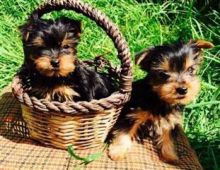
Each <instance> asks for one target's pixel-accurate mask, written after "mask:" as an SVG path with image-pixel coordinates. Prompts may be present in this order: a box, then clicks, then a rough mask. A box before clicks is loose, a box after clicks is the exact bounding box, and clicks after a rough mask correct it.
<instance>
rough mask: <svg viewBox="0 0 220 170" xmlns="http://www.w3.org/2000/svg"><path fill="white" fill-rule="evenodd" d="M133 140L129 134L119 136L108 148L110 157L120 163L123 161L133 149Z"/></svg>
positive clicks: (122, 133)
mask: <svg viewBox="0 0 220 170" xmlns="http://www.w3.org/2000/svg"><path fill="white" fill-rule="evenodd" d="M131 146H132V139H131V136H130V135H129V134H127V133H124V132H121V133H119V134H117V137H116V138H115V139H114V141H113V143H112V144H111V145H110V146H109V148H108V156H109V157H110V158H111V159H112V160H114V161H118V160H121V159H123V158H124V157H125V156H126V154H127V152H128V151H129V150H130V149H131Z"/></svg>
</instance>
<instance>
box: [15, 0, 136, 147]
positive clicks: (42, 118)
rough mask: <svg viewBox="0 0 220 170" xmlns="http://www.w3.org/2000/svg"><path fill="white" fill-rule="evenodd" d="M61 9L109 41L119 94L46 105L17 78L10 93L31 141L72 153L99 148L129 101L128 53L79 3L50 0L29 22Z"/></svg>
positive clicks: (105, 22)
mask: <svg viewBox="0 0 220 170" xmlns="http://www.w3.org/2000/svg"><path fill="white" fill-rule="evenodd" d="M61 9H68V10H74V11H75V12H78V13H82V14H83V15H85V16H87V17H89V18H90V19H92V20H93V21H95V22H96V24H97V25H98V26H100V27H101V28H102V29H103V30H104V31H105V32H106V33H107V34H108V36H109V37H110V38H111V39H112V41H113V43H114V45H115V47H116V49H117V51H118V58H119V59H120V61H121V67H120V69H119V70H120V73H119V74H117V75H119V90H118V91H116V92H114V93H113V94H111V95H110V96H109V97H107V98H103V99H100V100H92V101H90V102H87V101H80V102H63V103H60V102H57V101H51V102H50V101H47V100H45V99H37V98H36V97H34V96H29V95H28V93H27V92H25V89H24V88H23V84H22V81H21V79H20V78H19V74H18V75H16V76H15V77H14V79H13V82H12V90H13V94H14V95H15V96H16V98H17V99H18V100H19V101H20V102H21V106H22V112H23V113H22V115H23V118H24V120H25V122H26V123H27V126H28V129H29V133H30V136H31V137H32V138H33V139H36V140H38V141H40V142H41V143H43V144H46V145H49V146H53V147H56V148H61V149H66V148H67V146H69V145H73V146H74V148H75V149H86V148H92V147H96V146H99V145H102V144H103V142H104V140H105V139H106V136H107V134H108V132H109V131H110V129H111V128H112V126H113V125H114V123H115V122H116V120H117V118H118V115H119V113H120V111H121V109H122V107H123V105H124V104H125V103H126V102H127V101H128V100H129V98H130V92H131V82H132V73H131V61H130V52H129V49H128V47H127V43H126V41H125V40H124V38H123V37H122V34H121V33H120V31H119V30H118V28H117V27H116V26H115V25H114V24H113V23H112V22H111V21H109V19H108V18H107V17H106V16H105V15H104V14H102V13H101V12H100V11H98V10H97V9H95V8H93V7H91V6H89V5H88V4H86V3H83V2H81V1H80V0H66V1H65V0H64V1H62V0H57V1H56V0H50V1H48V2H46V3H45V4H43V5H41V6H40V7H38V8H37V9H36V10H34V11H33V13H32V15H31V16H30V18H29V19H30V20H31V19H33V17H34V16H35V17H36V15H37V16H38V17H41V16H42V15H43V14H45V13H48V12H51V11H54V10H61ZM91 63H93V62H91ZM115 75H116V74H115Z"/></svg>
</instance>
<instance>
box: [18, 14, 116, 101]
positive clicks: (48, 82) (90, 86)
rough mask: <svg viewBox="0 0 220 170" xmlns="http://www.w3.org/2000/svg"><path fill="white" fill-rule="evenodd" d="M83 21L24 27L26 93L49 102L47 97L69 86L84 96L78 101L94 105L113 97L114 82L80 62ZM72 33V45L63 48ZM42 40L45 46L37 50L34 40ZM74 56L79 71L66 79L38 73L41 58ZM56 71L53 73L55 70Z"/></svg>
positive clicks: (65, 20) (36, 22) (37, 22)
mask: <svg viewBox="0 0 220 170" xmlns="http://www.w3.org/2000/svg"><path fill="white" fill-rule="evenodd" d="M80 25H81V24H80V22H79V21H75V20H71V19H68V18H64V17H63V18H60V19H58V20H55V21H53V20H45V19H39V18H36V19H35V20H34V21H29V22H28V23H26V24H25V25H23V26H21V27H20V30H21V33H22V38H23V39H22V40H23V47H24V55H25V58H24V64H23V66H22V68H21V69H20V71H19V74H20V75H21V78H22V80H23V84H24V85H25V89H26V90H27V91H28V93H29V94H30V95H33V96H35V97H37V98H45V96H46V93H47V92H48V91H49V90H50V89H53V88H55V87H57V86H62V85H64V86H68V87H71V88H73V89H74V91H76V92H77V93H79V95H80V96H76V97H74V100H75V101H84V100H85V101H91V100H92V99H101V98H105V97H107V96H109V95H110V94H111V93H112V92H113V90H114V88H113V86H112V83H111V82H110V79H109V78H107V77H105V76H104V75H102V74H100V73H98V72H96V71H94V69H91V68H88V67H87V66H85V65H83V64H82V63H81V62H80V61H78V59H76V51H77V50H76V46H77V44H78V40H79V38H80V37H79V36H80V33H81V26H80ZM66 33H68V39H69V40H71V41H72V43H70V44H69V46H68V47H67V48H66V47H62V46H61V43H62V41H63V39H65V36H66ZM36 38H40V39H41V41H42V40H43V45H40V46H36V45H35V44H34V40H35V39H36ZM61 54H62V55H71V56H72V58H73V60H72V61H73V63H71V64H72V65H74V67H75V69H74V71H73V72H70V73H69V74H68V75H66V76H60V75H59V76H47V75H44V74H43V73H41V72H39V71H38V70H37V69H36V64H35V63H34V61H35V60H36V59H38V58H39V57H41V56H47V57H48V58H49V59H50V60H51V61H52V60H54V59H58V58H59V57H60V56H59V55H61ZM61 57H62V56H61ZM52 71H53V70H52ZM54 100H57V101H61V102H63V101H64V100H63V98H62V97H60V96H56V97H55V99H54Z"/></svg>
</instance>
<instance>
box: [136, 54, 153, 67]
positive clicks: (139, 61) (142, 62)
mask: <svg viewBox="0 0 220 170" xmlns="http://www.w3.org/2000/svg"><path fill="white" fill-rule="evenodd" d="M149 53H150V50H144V51H142V52H140V53H137V54H136V55H135V64H136V65H139V66H140V67H141V69H143V70H148V69H149V62H148V61H149Z"/></svg>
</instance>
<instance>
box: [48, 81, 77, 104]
mask: <svg viewBox="0 0 220 170" xmlns="http://www.w3.org/2000/svg"><path fill="white" fill-rule="evenodd" d="M55 95H58V96H60V97H61V98H63V100H64V101H71V100H73V98H74V96H80V95H79V94H78V93H77V92H75V91H74V90H73V88H71V87H69V86H64V85H62V86H57V87H55V88H53V89H51V91H50V92H49V93H48V94H47V97H46V98H47V99H48V100H54V99H55Z"/></svg>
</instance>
